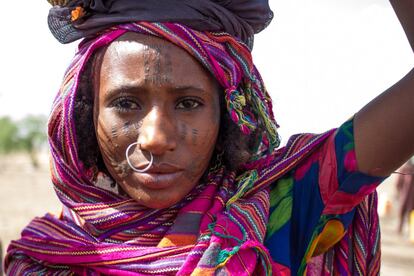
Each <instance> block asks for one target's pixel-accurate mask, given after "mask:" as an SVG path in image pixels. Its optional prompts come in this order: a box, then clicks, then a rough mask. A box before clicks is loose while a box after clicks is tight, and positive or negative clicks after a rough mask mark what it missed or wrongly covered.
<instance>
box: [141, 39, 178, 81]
mask: <svg viewBox="0 0 414 276" xmlns="http://www.w3.org/2000/svg"><path fill="white" fill-rule="evenodd" d="M169 48H170V45H158V44H149V45H145V46H144V80H145V83H147V84H153V85H162V84H170V83H171V74H172V61H171V56H170V54H169V52H168V51H166V49H169ZM161 57H163V58H161Z"/></svg>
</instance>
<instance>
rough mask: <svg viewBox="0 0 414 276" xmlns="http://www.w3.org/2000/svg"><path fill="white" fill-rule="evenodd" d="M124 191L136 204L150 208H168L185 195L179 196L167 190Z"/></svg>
mask: <svg viewBox="0 0 414 276" xmlns="http://www.w3.org/2000/svg"><path fill="white" fill-rule="evenodd" d="M126 193H127V194H128V195H129V196H130V197H131V198H132V199H134V200H135V201H136V202H137V203H138V204H140V205H142V206H145V207H147V208H150V209H165V208H169V207H171V206H173V205H174V204H176V203H177V202H179V201H180V200H181V199H182V198H184V197H185V195H184V196H182V197H179V196H177V195H173V194H172V193H171V192H167V191H152V192H151V193H145V192H137V191H131V192H128V191H126ZM154 193H155V194H154Z"/></svg>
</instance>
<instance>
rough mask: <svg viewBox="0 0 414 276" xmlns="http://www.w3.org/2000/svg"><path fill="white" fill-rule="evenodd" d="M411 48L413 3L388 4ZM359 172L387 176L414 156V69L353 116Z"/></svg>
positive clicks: (413, 40) (411, 0)
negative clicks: (390, 5)
mask: <svg viewBox="0 0 414 276" xmlns="http://www.w3.org/2000/svg"><path fill="white" fill-rule="evenodd" d="M390 2H391V4H392V6H393V8H394V10H395V13H396V14H397V16H398V19H399V20H400V22H401V25H402V27H403V28H404V31H405V33H406V35H407V38H408V40H409V42H410V45H411V47H412V48H413V49H414V0H391V1H390ZM355 150H356V156H357V161H358V166H359V170H360V171H362V172H364V173H368V174H370V175H375V176H387V175H389V174H390V173H392V172H393V171H394V170H396V169H397V168H399V167H400V166H401V165H402V164H403V163H404V162H405V161H406V160H407V159H408V158H410V157H411V156H412V155H414V69H413V70H411V71H410V72H409V73H408V74H407V75H406V76H405V77H404V78H402V79H401V80H400V81H399V82H397V83H396V84H395V85H393V86H392V87H390V88H389V89H388V90H387V91H385V92H384V93H382V94H381V95H380V96H378V97H377V98H375V99H374V100H373V101H371V102H370V103H369V104H368V105H366V106H365V107H364V108H362V109H361V110H360V111H359V112H358V113H357V114H356V115H355Z"/></svg>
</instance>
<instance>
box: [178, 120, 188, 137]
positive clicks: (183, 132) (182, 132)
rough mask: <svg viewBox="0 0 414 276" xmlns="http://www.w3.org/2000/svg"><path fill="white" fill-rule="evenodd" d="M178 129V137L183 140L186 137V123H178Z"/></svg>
mask: <svg viewBox="0 0 414 276" xmlns="http://www.w3.org/2000/svg"><path fill="white" fill-rule="evenodd" d="M179 131H180V133H179V135H180V139H181V140H183V141H185V140H186V139H187V125H186V124H184V123H182V124H180V129H179Z"/></svg>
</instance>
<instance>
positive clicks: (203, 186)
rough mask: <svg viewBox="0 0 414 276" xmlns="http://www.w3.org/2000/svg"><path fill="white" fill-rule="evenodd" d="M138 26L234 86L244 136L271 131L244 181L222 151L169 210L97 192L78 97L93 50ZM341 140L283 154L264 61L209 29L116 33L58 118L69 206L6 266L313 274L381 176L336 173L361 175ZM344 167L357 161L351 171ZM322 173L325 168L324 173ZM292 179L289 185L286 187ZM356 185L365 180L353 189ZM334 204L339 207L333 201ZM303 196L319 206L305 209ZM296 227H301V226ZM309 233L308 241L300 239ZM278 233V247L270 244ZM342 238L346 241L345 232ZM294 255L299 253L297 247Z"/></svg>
mask: <svg viewBox="0 0 414 276" xmlns="http://www.w3.org/2000/svg"><path fill="white" fill-rule="evenodd" d="M127 31H134V32H139V33H145V34H149V35H156V36H159V37H162V38H164V39H166V40H168V41H171V42H172V43H174V44H176V45H178V46H179V47H182V48H183V49H185V50H186V51H188V52H189V53H190V54H191V55H193V56H194V57H195V58H197V59H198V60H199V61H200V62H201V63H202V64H203V65H204V66H205V67H206V68H207V69H208V70H209V71H210V72H211V73H212V74H213V75H214V76H215V77H216V78H217V80H218V81H219V83H220V84H221V85H222V86H223V87H224V92H225V99H226V103H227V109H228V112H229V113H230V115H231V117H232V119H233V120H234V122H235V123H236V124H237V125H238V126H239V127H240V129H241V130H242V131H243V132H244V133H246V134H249V133H250V132H251V131H253V130H255V129H257V128H258V127H259V126H260V129H264V130H265V131H264V132H263V133H262V139H261V140H259V141H258V144H257V155H256V156H255V157H254V160H253V161H252V162H251V163H249V164H246V166H245V170H244V173H243V174H241V175H236V174H235V173H234V172H231V171H228V170H226V168H225V167H224V166H223V165H222V164H221V157H220V155H218V156H215V158H213V162H212V165H211V167H210V168H209V173H208V176H207V178H206V181H205V182H202V183H200V184H199V185H198V186H197V187H195V188H194V190H193V191H192V192H190V194H189V195H188V196H186V198H184V199H183V200H182V201H181V202H179V203H177V204H176V205H174V206H172V207H170V208H168V209H162V210H154V209H148V208H144V207H143V206H140V205H138V204H137V203H136V202H135V201H134V200H132V199H130V198H128V197H126V196H122V195H117V194H114V193H111V192H109V191H106V190H103V189H100V188H99V187H96V186H94V185H93V183H92V179H91V178H90V177H89V176H88V175H89V174H88V172H87V169H86V168H84V167H83V166H82V162H81V161H80V160H79V158H78V153H77V140H76V137H77V136H76V133H75V127H74V118H73V102H74V98H75V96H76V92H77V88H78V85H79V80H80V75H81V74H82V70H83V68H84V65H85V64H86V62H87V61H88V59H89V58H90V56H91V55H92V54H93V52H95V51H96V50H97V49H98V48H99V47H102V46H105V45H108V44H109V43H110V42H111V41H113V40H114V39H116V38H117V37H119V36H121V35H122V34H124V33H125V32H127ZM341 129H342V128H341ZM339 133H342V132H339ZM338 137H342V136H340V135H338V134H336V135H335V134H334V132H333V131H330V132H327V133H324V134H321V135H310V134H302V135H297V136H294V137H293V138H292V139H290V141H289V143H288V144H287V146H286V147H284V148H282V149H279V150H276V151H275V150H274V148H275V147H276V146H277V144H278V137H277V133H276V123H275V121H274V119H273V114H272V107H271V103H270V98H269V96H268V94H267V92H266V90H265V88H264V85H263V82H262V81H261V79H260V75H259V73H258V72H257V70H256V68H255V67H254V66H253V63H252V60H251V55H250V51H249V50H248V48H247V47H246V46H244V45H243V44H242V43H240V42H238V41H237V40H236V39H234V38H233V37H231V36H229V35H228V34H225V33H209V32H207V33H201V32H197V31H194V30H191V29H189V28H187V27H184V26H182V25H180V24H173V23H165V24H161V23H143V22H140V23H134V24H125V25H120V26H118V27H114V28H112V29H111V30H109V31H108V32H106V33H104V34H101V35H100V36H99V37H98V38H96V39H93V40H88V41H84V42H83V43H82V44H81V45H80V50H79V53H78V54H77V55H76V56H75V59H74V61H73V63H72V64H71V66H70V68H69V69H68V71H67V72H66V76H65V79H64V82H63V84H62V87H61V89H60V91H59V94H58V96H57V97H56V100H55V102H54V105H53V110H52V113H51V117H50V120H49V142H50V147H51V155H52V160H51V167H52V181H53V184H54V188H55V190H56V193H57V195H58V197H59V199H60V200H61V202H62V203H63V206H64V207H63V212H62V214H61V216H60V217H58V218H57V217H54V216H52V215H46V216H44V217H42V218H36V219H34V220H33V221H32V222H31V223H30V224H29V225H28V226H27V227H26V228H25V229H24V230H23V232H22V237H21V239H19V240H17V241H13V242H12V243H11V245H10V247H9V248H8V254H7V256H6V259H5V265H6V271H7V273H8V274H10V275H22V274H23V275H24V274H30V273H33V274H42V273H43V274H59V275H73V274H80V275H100V274H105V275H106V274H122V275H143V274H145V275H147V274H153V275H154V274H155V275H166V274H178V275H190V274H191V275H212V274H216V273H218V274H223V275H234V274H238V275H250V274H253V273H254V274H259V275H278V274H290V273H293V274H294V273H295V271H300V272H302V271H304V270H305V268H306V261H307V260H308V257H306V256H313V255H315V254H316V253H323V252H324V250H326V249H327V248H328V246H330V245H332V244H333V242H332V241H331V242H326V241H327V240H328V241H329V239H328V238H324V237H325V236H326V233H329V232H332V231H328V230H330V229H341V228H340V224H338V223H336V224H335V223H334V224H332V223H331V221H332V218H331V217H329V216H337V217H339V219H337V220H338V221H339V222H341V223H342V225H343V227H344V229H345V228H346V227H347V225H349V222H348V223H345V219H344V220H343V221H342V220H341V219H342V216H343V217H344V218H345V217H346V218H348V219H349V221H351V220H352V214H351V212H353V208H354V207H355V206H356V205H357V204H358V203H359V201H361V200H363V198H364V196H365V195H367V194H368V193H369V192H371V191H372V190H373V188H374V184H377V182H378V181H379V180H378V181H377V180H375V181H372V182H370V183H373V185H366V182H365V181H361V180H359V177H356V178H355V179H353V178H352V177H351V178H349V181H345V180H344V179H348V177H346V176H344V177H345V178H344V177H341V175H338V177H337V178H335V177H334V176H335V174H332V173H333V172H335V173H336V172H337V173H345V172H347V170H348V169H350V168H354V169H356V164H355V157H354V156H353V155H352V153H353V150H352V147H351V146H352V145H351V146H348V147H347V149H349V151H345V150H343V149H342V148H341V144H340V143H339V147H340V148H339V149H338V148H335V150H332V149H331V148H332V145H333V144H336V142H335V143H334V142H332V139H333V140H336V139H339V138H338ZM350 137H351V138H349V139H348V140H349V141H353V140H352V134H351V135H350ZM348 140H347V141H348ZM348 144H349V143H347V145H348ZM335 147H337V146H335ZM342 153H349V154H346V155H341V154H342ZM335 156H336V163H335V162H334V160H335ZM315 158H317V159H315ZM318 158H322V159H323V160H325V161H324V162H322V163H320V161H318V162H316V165H314V163H315V162H313V160H318ZM344 160H347V162H344ZM322 164H323V166H322ZM332 164H336V167H335V166H334V167H332V166H331V165H332ZM343 164H346V166H345V165H344V166H345V167H344V168H342V169H341V166H342V165H343ZM319 165H320V167H318V166H319ZM328 165H329V166H328ZM352 166H354V167H352ZM295 168H296V169H295ZM315 170H317V171H318V170H319V171H320V173H313V171H315ZM325 171H326V173H328V174H326V173H325ZM329 172H330V173H331V174H329ZM314 175H317V178H316V179H314V178H313V176H314ZM344 175H345V174H344ZM350 175H352V174H350ZM328 176H330V177H328ZM282 177H283V180H280V181H277V180H279V179H281V178H282ZM289 177H290V179H291V180H289ZM292 177H293V180H292ZM368 178H369V177H367V179H368ZM316 180H317V181H318V182H316ZM370 180H372V179H370ZM292 181H293V182H292ZM341 181H342V182H343V181H345V182H346V183H348V184H347V185H343V183H342V182H341ZM354 181H355V183H356V184H355V185H352V183H354ZM319 182H320V183H321V184H320V185H317V184H316V183H319ZM274 183H276V184H274ZM292 183H293V184H292ZM271 186H272V187H274V188H273V189H272V191H270V187H271ZM275 189H276V190H275ZM318 189H319V190H318ZM275 191H277V192H275ZM318 192H319V194H318ZM275 193H276V195H275ZM279 194H280V195H283V196H282V198H283V199H284V200H282V201H281V202H283V204H278V202H279V199H280V198H281V197H280V195H279ZM314 197H315V198H314ZM285 198H286V200H285ZM289 198H290V199H289ZM317 198H319V199H320V202H317V201H316V199H317ZM331 198H334V199H335V200H332V201H330V199H331ZM343 199H346V200H347V201H348V200H350V201H349V202H350V204H347V203H346V202H343V201H342V200H343ZM275 200H276V201H275ZM302 200H307V201H308V202H306V201H304V202H302V203H301V201H302ZM328 201H329V202H328ZM307 203H309V204H307ZM317 203H318V204H319V205H318V204H317ZM304 205H305V206H306V207H307V208H308V205H309V210H314V212H313V213H310V214H311V215H312V216H310V219H311V220H310V221H308V222H311V223H313V224H309V225H305V226H306V227H302V226H303V225H301V224H300V223H299V222H301V221H300V220H298V218H301V217H302V216H305V215H306V214H307V213H306V212H301V210H302V209H303V206H304ZM280 206H282V207H283V209H279V207H280ZM289 206H290V207H289ZM317 208H320V209H321V211H320V212H319V211H318V210H317ZM322 209H323V210H322ZM275 210H278V211H277V215H275ZM281 210H282V211H283V212H282V211H281ZM289 210H291V215H289ZM269 211H271V213H269ZM347 212H348V213H347ZM347 214H348V215H347ZM298 216H299V217H298ZM324 216H325V217H324ZM269 219H270V223H269ZM296 220H298V223H299V224H297V223H296V222H295V223H293V222H294V221H296ZM325 221H326V223H325V224H324V222H325ZM305 222H306V221H305ZM308 222H306V223H308ZM287 224H288V225H289V227H290V229H291V231H292V232H291V233H290V234H289V233H286V236H285V240H286V241H287V240H290V239H293V238H292V237H293V236H295V237H301V239H298V240H297V242H298V244H293V245H292V244H290V245H289V244H288V245H286V243H283V241H280V237H282V236H283V235H282V234H283V233H282V232H280V231H282V230H283V229H286V228H287V226H286V225H287ZM360 224H361V223H360V222H358V223H357V226H358V225H360ZM325 226H327V227H328V228H327V229H328V230H325ZM338 227H339V228H338ZM341 230H342V229H341ZM266 231H268V233H267V238H266V239H265V236H266ZM289 231H290V230H289ZM295 231H296V232H295ZM343 232H344V231H342V232H341V233H343ZM292 233H293V235H292ZM301 233H303V236H299V234H301ZM321 233H322V234H321ZM272 237H276V240H275V241H273V242H270V243H269V241H270V239H271V238H272ZM287 237H290V238H289V239H288V238H287ZM321 237H322V238H321ZM327 237H329V236H327ZM336 238H337V239H336V241H338V240H339V239H340V238H341V237H336ZM315 241H316V242H315ZM322 241H325V242H324V243H322ZM365 241H366V240H365V239H364V240H363V242H365ZM264 243H265V245H266V246H267V247H268V248H269V249H270V253H269V251H268V249H267V248H266V247H265V246H264ZM309 245H311V246H310V247H309ZM322 245H324V246H325V247H323V246H322ZM284 246H285V247H284ZM292 246H293V247H292ZM275 248H286V252H285V255H286V256H294V257H293V258H292V257H289V258H290V260H289V262H286V261H285V259H280V258H281V257H284V255H283V254H280V255H279V254H277V253H275ZM292 248H293V249H294V248H298V250H299V251H298V252H292ZM315 248H316V249H315ZM303 260H305V261H303Z"/></svg>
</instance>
